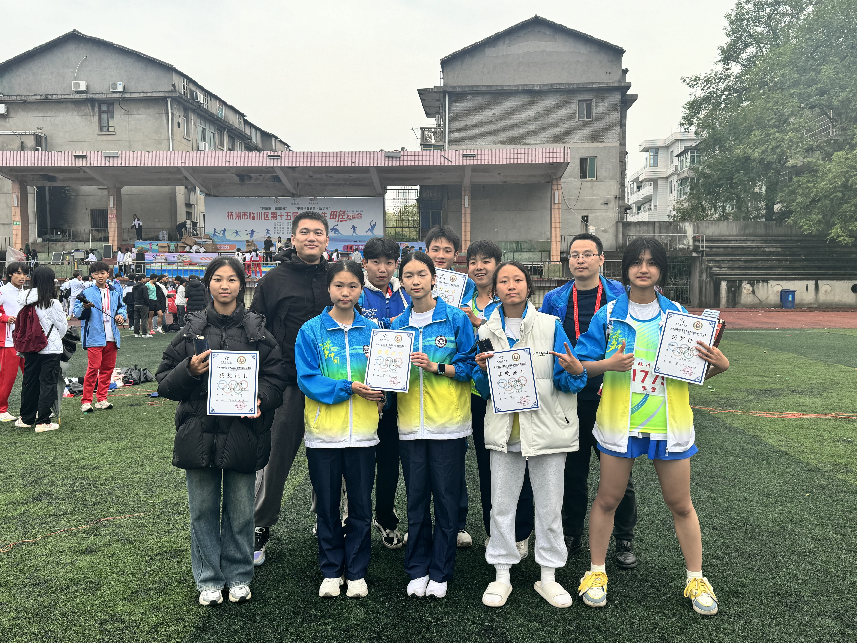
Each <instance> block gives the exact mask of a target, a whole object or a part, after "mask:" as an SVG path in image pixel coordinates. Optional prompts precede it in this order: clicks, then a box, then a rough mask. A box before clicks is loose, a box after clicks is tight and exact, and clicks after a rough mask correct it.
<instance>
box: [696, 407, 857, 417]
mask: <svg viewBox="0 0 857 643" xmlns="http://www.w3.org/2000/svg"><path fill="white" fill-rule="evenodd" d="M690 408H692V409H698V410H700V411H708V412H709V413H711V414H712V415H714V414H717V413H737V414H738V415H752V416H754V417H759V418H775V419H781V420H799V419H807V418H821V419H829V420H857V414H855V413H798V412H796V411H784V412H778V411H739V410H737V409H715V408H710V407H707V406H691V407H690Z"/></svg>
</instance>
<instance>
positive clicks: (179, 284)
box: [176, 277, 187, 328]
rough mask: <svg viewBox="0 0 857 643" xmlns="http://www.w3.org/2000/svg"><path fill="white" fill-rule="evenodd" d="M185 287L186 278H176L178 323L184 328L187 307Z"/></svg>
mask: <svg viewBox="0 0 857 643" xmlns="http://www.w3.org/2000/svg"><path fill="white" fill-rule="evenodd" d="M184 285H185V278H184V277H176V317H177V319H176V323H177V324H178V325H179V326H181V327H182V328H184V317H185V309H186V307H187V298H186V297H185V291H184Z"/></svg>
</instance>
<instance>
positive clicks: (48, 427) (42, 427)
mask: <svg viewBox="0 0 857 643" xmlns="http://www.w3.org/2000/svg"><path fill="white" fill-rule="evenodd" d="M58 428H60V425H59V424H57V423H56V422H49V423H48V424H37V425H36V433H44V432H45V431H55V430H56V429H58Z"/></svg>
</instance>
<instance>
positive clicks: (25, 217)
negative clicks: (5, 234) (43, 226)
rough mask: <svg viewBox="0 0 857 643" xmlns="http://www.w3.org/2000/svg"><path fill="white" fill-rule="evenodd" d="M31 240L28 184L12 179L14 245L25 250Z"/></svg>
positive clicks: (16, 248) (17, 248)
mask: <svg viewBox="0 0 857 643" xmlns="http://www.w3.org/2000/svg"><path fill="white" fill-rule="evenodd" d="M29 242H30V195H29V192H27V184H26V183H24V182H23V181H12V247H14V248H15V250H23V249H24V245H25V244H27V243H29Z"/></svg>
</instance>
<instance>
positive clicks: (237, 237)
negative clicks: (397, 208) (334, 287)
mask: <svg viewBox="0 0 857 643" xmlns="http://www.w3.org/2000/svg"><path fill="white" fill-rule="evenodd" d="M307 210H313V211H315V212H318V213H320V214H323V215H324V216H325V217H326V218H327V220H328V224H329V225H330V244H329V245H328V246H327V248H328V250H334V249H336V250H340V251H343V252H353V251H354V250H360V249H362V248H363V246H364V245H365V243H366V242H367V241H368V240H369V239H371V238H372V237H382V236H384V199H383V197H354V198H339V197H330V198H318V199H315V198H307V197H296V198H288V197H213V196H207V197H205V230H206V232H208V233H209V234H210V235H211V238H212V239H213V240H214V242H215V243H236V242H238V243H239V245H240V244H242V242H245V241H253V242H254V243H255V244H256V245H257V246H258V247H259V249H260V250H261V249H262V248H263V245H262V244H263V243H264V241H265V238H266V237H268V236H270V237H271V239H272V240H273V241H275V242H276V240H277V237H281V238H282V240H283V241H285V240H286V239H287V238H289V237H291V236H292V220H293V219H294V218H295V217H296V216H297V215H298V214H299V213H301V212H305V211H307Z"/></svg>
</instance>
